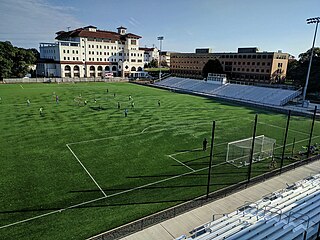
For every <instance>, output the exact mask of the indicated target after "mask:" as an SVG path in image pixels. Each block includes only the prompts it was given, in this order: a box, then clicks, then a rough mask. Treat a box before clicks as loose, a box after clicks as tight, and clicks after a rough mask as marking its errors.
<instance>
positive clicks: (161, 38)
mask: <svg viewBox="0 0 320 240" xmlns="http://www.w3.org/2000/svg"><path fill="white" fill-rule="evenodd" d="M163 39H164V37H163V36H160V37H158V40H159V42H160V51H159V64H158V65H159V68H160V71H159V81H161V61H160V57H161V48H162V41H163Z"/></svg>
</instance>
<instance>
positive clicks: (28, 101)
mask: <svg viewBox="0 0 320 240" xmlns="http://www.w3.org/2000/svg"><path fill="white" fill-rule="evenodd" d="M27 105H28V106H30V100H29V98H28V99H27Z"/></svg>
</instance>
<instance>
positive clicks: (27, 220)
mask: <svg viewBox="0 0 320 240" xmlns="http://www.w3.org/2000/svg"><path fill="white" fill-rule="evenodd" d="M223 164H226V162H222V163H219V164H216V165H212V167H216V166H220V165H223ZM207 168H209V167H205V168H201V169H198V170H194V171H192V172H186V173H182V174H180V175H176V176H172V177H169V178H165V179H162V180H159V181H156V182H152V183H148V184H145V185H141V186H139V187H135V188H131V189H128V190H125V191H122V192H118V193H114V194H111V195H108V196H104V197H100V198H96V199H92V200H89V201H86V202H82V203H79V204H75V205H71V206H69V207H66V208H61V209H59V210H55V211H52V212H49V213H45V214H41V215H38V216H35V217H32V218H27V219H24V220H21V221H17V222H14V223H10V224H7V225H4V226H0V229H3V228H7V227H11V226H14V225H17V224H20V223H24V222H29V221H32V220H35V219H38V218H42V217H45V216H48V215H51V214H55V213H61V212H62V211H65V210H68V209H72V208H76V207H80V206H83V205H86V204H89V203H94V202H97V201H100V200H102V199H106V198H110V197H114V196H117V195H121V194H124V193H128V192H132V191H135V190H138V189H142V188H144V187H149V186H152V185H156V184H158V183H162V182H166V181H169V180H172V179H175V178H179V177H183V176H186V175H190V174H192V173H195V172H200V171H203V170H205V169H207Z"/></svg>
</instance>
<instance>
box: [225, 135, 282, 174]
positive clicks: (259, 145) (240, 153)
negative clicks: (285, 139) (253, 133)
mask: <svg viewBox="0 0 320 240" xmlns="http://www.w3.org/2000/svg"><path fill="white" fill-rule="evenodd" d="M275 145H276V140H275V139H273V138H268V137H266V136H264V135H261V136H257V137H255V141H254V148H253V159H252V162H253V163H255V162H259V161H262V160H265V159H269V158H272V157H273V154H274V148H275ZM251 147H252V137H251V138H246V139H241V140H238V141H234V142H229V143H228V148H227V156H226V161H227V162H228V163H230V164H232V165H234V166H236V167H239V168H240V167H243V166H247V165H249V163H250V152H251Z"/></svg>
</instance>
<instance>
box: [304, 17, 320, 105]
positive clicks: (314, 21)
mask: <svg viewBox="0 0 320 240" xmlns="http://www.w3.org/2000/svg"><path fill="white" fill-rule="evenodd" d="M319 22H320V17H316V18H309V19H307V24H311V23H315V24H316V29H315V31H314V36H313V43H312V48H311V55H310V62H309V67H308V73H307V79H306V85H305V86H304V89H303V98H302V104H303V103H304V102H305V100H306V94H307V88H308V83H309V76H310V70H311V64H312V57H313V50H314V44H315V41H316V37H317V30H318V24H319Z"/></svg>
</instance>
